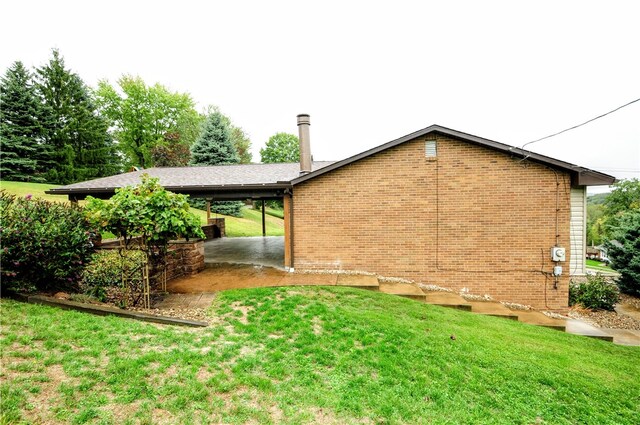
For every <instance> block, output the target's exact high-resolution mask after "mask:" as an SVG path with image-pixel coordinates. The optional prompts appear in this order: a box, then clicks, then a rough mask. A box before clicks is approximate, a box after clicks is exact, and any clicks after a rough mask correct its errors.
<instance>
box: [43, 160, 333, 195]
mask: <svg viewBox="0 0 640 425" xmlns="http://www.w3.org/2000/svg"><path fill="white" fill-rule="evenodd" d="M332 163H333V162H332V161H316V162H314V163H313V167H312V168H313V170H314V171H315V170H318V169H320V168H322V167H326V166H327V165H330V164H332ZM143 174H148V175H149V176H151V177H158V178H159V179H160V184H161V185H162V186H164V187H166V188H167V189H172V188H173V189H176V188H181V187H184V188H186V187H190V188H212V189H213V188H224V187H239V186H250V187H260V186H265V187H268V186H279V185H287V186H289V185H290V182H291V180H293V179H295V178H296V177H298V176H299V175H300V164H299V163H297V162H295V163H281V164H234V165H216V166H204V167H195V166H194V167H158V168H148V169H145V170H140V171H132V172H128V173H122V174H117V175H115V176H110V177H103V178H99V179H94V180H88V181H84V182H80V183H74V184H70V185H67V186H62V187H59V188H55V189H52V190H51V191H50V192H51V193H57V194H68V193H78V192H92V191H100V192H103V191H112V190H113V189H115V188H119V187H125V186H133V185H137V184H139V183H140V181H141V177H142V175H143Z"/></svg>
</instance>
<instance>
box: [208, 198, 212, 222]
mask: <svg viewBox="0 0 640 425" xmlns="http://www.w3.org/2000/svg"><path fill="white" fill-rule="evenodd" d="M210 218H211V201H209V200H208V199H207V224H209V219H210Z"/></svg>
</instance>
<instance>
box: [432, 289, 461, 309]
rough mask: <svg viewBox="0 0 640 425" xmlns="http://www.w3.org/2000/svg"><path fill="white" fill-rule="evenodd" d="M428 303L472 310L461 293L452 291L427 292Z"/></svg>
mask: <svg viewBox="0 0 640 425" xmlns="http://www.w3.org/2000/svg"><path fill="white" fill-rule="evenodd" d="M425 296H426V302H427V304H433V305H439V306H441V307H449V308H456V309H458V310H464V311H471V304H469V303H468V302H467V301H466V300H465V299H464V298H462V297H461V296H460V295H457V294H454V293H452V292H440V291H430V292H426V293H425Z"/></svg>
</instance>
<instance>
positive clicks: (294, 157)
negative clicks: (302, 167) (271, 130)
mask: <svg viewBox="0 0 640 425" xmlns="http://www.w3.org/2000/svg"><path fill="white" fill-rule="evenodd" d="M260 160H261V161H262V162H264V163H275V162H298V161H300V142H299V140H298V138H297V137H296V136H294V135H293V134H289V133H276V134H274V135H273V136H271V137H270V138H269V141H268V142H267V144H266V146H265V147H264V148H262V149H260Z"/></svg>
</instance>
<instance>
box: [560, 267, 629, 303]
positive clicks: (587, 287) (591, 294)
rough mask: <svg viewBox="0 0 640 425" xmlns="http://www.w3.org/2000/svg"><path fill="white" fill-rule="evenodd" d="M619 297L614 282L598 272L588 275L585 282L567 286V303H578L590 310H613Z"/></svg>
mask: <svg viewBox="0 0 640 425" xmlns="http://www.w3.org/2000/svg"><path fill="white" fill-rule="evenodd" d="M619 299H620V291H619V290H618V287H617V286H616V284H615V283H612V282H609V281H608V280H607V279H606V278H605V277H604V276H602V275H601V274H600V273H598V274H596V275H588V276H587V281H586V282H580V283H574V282H571V285H570V286H569V305H576V304H580V305H582V306H583V307H584V308H588V309H591V310H610V311H611V310H613V307H614V305H615V303H617V302H618V300H619Z"/></svg>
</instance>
